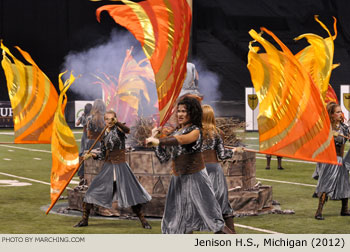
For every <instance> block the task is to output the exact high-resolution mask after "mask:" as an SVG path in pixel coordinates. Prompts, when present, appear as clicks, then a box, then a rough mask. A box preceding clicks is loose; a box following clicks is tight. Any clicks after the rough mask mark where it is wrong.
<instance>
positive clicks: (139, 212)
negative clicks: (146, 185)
mask: <svg viewBox="0 0 350 252" xmlns="http://www.w3.org/2000/svg"><path fill="white" fill-rule="evenodd" d="M131 209H132V211H133V212H134V213H135V214H136V216H137V217H138V218H139V219H140V221H141V224H142V227H143V228H145V229H151V228H152V227H151V225H150V224H149V223H148V222H147V220H146V218H145V216H144V215H143V213H142V205H141V204H137V205H135V206H131Z"/></svg>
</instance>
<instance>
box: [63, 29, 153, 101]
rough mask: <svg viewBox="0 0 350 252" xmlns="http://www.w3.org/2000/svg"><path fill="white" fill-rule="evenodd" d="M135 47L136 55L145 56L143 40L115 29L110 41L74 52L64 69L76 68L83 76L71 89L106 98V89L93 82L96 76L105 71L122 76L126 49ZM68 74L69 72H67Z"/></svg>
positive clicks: (135, 56) (93, 97) (84, 94)
mask: <svg viewBox="0 0 350 252" xmlns="http://www.w3.org/2000/svg"><path fill="white" fill-rule="evenodd" d="M132 46H133V47H134V50H133V53H132V55H133V57H134V58H135V59H136V60H140V59H143V58H145V57H146V56H145V55H144V53H143V51H142V49H141V48H140V45H139V42H138V41H137V40H136V39H135V38H134V37H133V36H132V35H131V34H130V33H128V32H116V31H115V30H113V31H112V32H111V35H110V38H109V40H108V41H107V42H105V43H103V44H100V45H98V46H96V47H93V48H90V49H88V50H86V51H82V52H70V53H69V54H68V55H67V56H66V57H65V60H64V63H63V69H62V70H63V71H65V70H68V71H69V72H70V71H73V74H74V75H75V76H77V75H81V77H80V78H79V79H77V80H76V81H75V82H74V83H73V85H72V86H71V87H70V91H72V92H73V93H77V94H79V95H80V96H82V97H83V98H84V99H86V100H91V99H98V98H102V89H101V86H100V85H98V84H93V83H94V82H96V81H98V79H97V78H96V77H95V76H93V75H98V76H100V77H102V76H103V74H102V73H106V74H108V75H113V76H114V77H116V78H118V76H119V70H120V68H121V66H122V64H123V61H124V58H125V56H126V50H127V49H130V48H131V47H132ZM65 76H66V77H67V74H66V75H65Z"/></svg>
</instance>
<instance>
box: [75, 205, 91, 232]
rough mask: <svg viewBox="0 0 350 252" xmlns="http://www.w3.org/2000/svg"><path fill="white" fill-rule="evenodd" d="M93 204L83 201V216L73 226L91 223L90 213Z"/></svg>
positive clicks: (84, 225) (83, 225)
mask: <svg viewBox="0 0 350 252" xmlns="http://www.w3.org/2000/svg"><path fill="white" fill-rule="evenodd" d="M91 208H92V204H90V203H85V202H83V218H82V219H81V220H80V221H79V222H78V223H77V224H75V225H74V226H73V227H86V226H87V225H89V215H90V210H91Z"/></svg>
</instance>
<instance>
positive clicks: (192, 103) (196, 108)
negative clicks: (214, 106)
mask: <svg viewBox="0 0 350 252" xmlns="http://www.w3.org/2000/svg"><path fill="white" fill-rule="evenodd" d="M179 105H185V107H186V110H187V114H188V115H189V117H190V121H189V123H192V124H193V125H196V126H198V127H199V128H202V115H203V111H202V107H201V104H200V103H199V101H198V100H197V99H195V98H193V97H189V96H185V97H184V98H182V99H181V100H180V101H179V102H178V104H177V106H178V107H179Z"/></svg>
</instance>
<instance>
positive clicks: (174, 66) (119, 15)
mask: <svg viewBox="0 0 350 252" xmlns="http://www.w3.org/2000/svg"><path fill="white" fill-rule="evenodd" d="M120 1H121V2H123V3H124V4H125V5H105V6H102V7H100V8H98V9H97V11H96V15H97V20H98V21H99V20H100V13H101V12H102V11H108V13H109V14H110V16H111V17H112V18H113V19H114V21H115V22H116V23H118V24H120V25H122V26H124V27H126V28H127V29H128V30H129V31H130V32H131V33H132V34H133V35H134V36H135V38H136V39H137V40H138V41H139V42H140V44H141V46H142V49H143V51H144V53H145V55H146V57H147V58H148V59H149V61H150V63H151V65H152V69H153V72H154V77H155V82H156V88H157V95H158V104H159V113H160V124H161V125H164V124H165V123H166V121H167V120H168V119H169V118H170V116H171V111H172V109H173V106H174V105H175V102H176V99H177V97H178V96H179V94H180V91H181V88H182V85H183V81H184V79H185V77H186V63H187V55H188V47H189V38H190V29H191V16H192V14H191V9H190V6H189V5H188V3H187V1H186V0H146V1H141V2H139V3H135V2H131V1H128V0H120Z"/></svg>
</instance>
